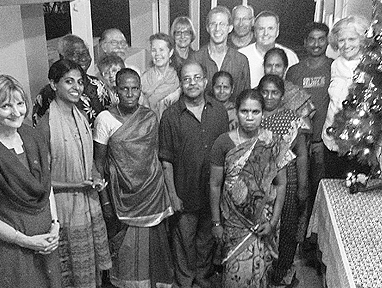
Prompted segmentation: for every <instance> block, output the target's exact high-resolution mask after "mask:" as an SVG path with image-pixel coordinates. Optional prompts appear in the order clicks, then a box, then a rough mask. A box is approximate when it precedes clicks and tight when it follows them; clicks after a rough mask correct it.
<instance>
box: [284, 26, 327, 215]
mask: <svg viewBox="0 0 382 288" xmlns="http://www.w3.org/2000/svg"><path fill="white" fill-rule="evenodd" d="M328 33H329V28H328V26H326V25H325V24H323V23H317V22H312V23H308V24H307V25H306V27H305V30H304V46H305V49H306V52H307V54H308V57H307V58H306V59H304V60H303V61H301V62H300V63H298V64H296V65H294V66H292V67H291V68H290V69H289V70H288V72H287V74H286V79H287V80H289V81H291V82H293V84H295V85H298V86H300V87H302V88H304V89H305V90H306V91H307V92H308V93H309V94H311V95H312V97H311V99H312V101H313V104H314V106H315V107H316V113H315V114H314V116H313V118H312V131H313V134H312V138H311V147H310V148H311V149H310V150H311V155H310V181H309V182H310V183H311V187H310V188H311V189H310V195H309V197H308V215H307V219H306V222H307V221H308V220H309V218H310V215H311V213H312V208H313V204H314V199H315V198H316V193H317V188H318V183H319V182H320V180H321V179H322V178H323V177H324V175H325V171H324V166H325V165H324V144H323V142H322V138H321V132H322V127H323V125H324V122H325V117H326V111H327V109H328V104H329V94H328V87H329V83H330V67H331V65H332V62H333V59H331V58H328V57H327V56H326V55H325V52H326V48H327V46H328Z"/></svg>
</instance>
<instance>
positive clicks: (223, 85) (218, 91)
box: [213, 76, 233, 102]
mask: <svg viewBox="0 0 382 288" xmlns="http://www.w3.org/2000/svg"><path fill="white" fill-rule="evenodd" d="M232 91H233V87H232V86H231V83H230V81H229V78H228V77H225V76H220V77H218V78H217V79H216V82H215V85H214V87H213V92H214V95H215V97H216V99H217V100H219V101H220V102H226V101H227V100H228V99H229V97H231V95H232Z"/></svg>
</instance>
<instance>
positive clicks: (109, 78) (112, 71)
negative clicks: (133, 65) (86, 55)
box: [100, 64, 122, 88]
mask: <svg viewBox="0 0 382 288" xmlns="http://www.w3.org/2000/svg"><path fill="white" fill-rule="evenodd" d="M121 69H122V67H121V65H119V64H111V65H110V66H107V67H105V68H104V69H103V70H102V71H100V73H101V75H102V80H103V81H104V82H105V84H106V85H107V86H108V87H109V88H112V87H114V86H116V84H115V79H116V76H117V73H118V71H119V70H121Z"/></svg>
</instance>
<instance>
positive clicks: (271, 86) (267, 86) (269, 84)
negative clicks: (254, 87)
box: [263, 81, 280, 91]
mask: <svg viewBox="0 0 382 288" xmlns="http://www.w3.org/2000/svg"><path fill="white" fill-rule="evenodd" d="M263 90H278V91H280V90H279V88H278V87H277V86H276V84H275V83H274V82H272V81H267V82H265V83H264V85H263Z"/></svg>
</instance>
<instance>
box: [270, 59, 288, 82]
mask: <svg viewBox="0 0 382 288" xmlns="http://www.w3.org/2000/svg"><path fill="white" fill-rule="evenodd" d="M286 68H287V67H286V66H285V65H284V62H283V60H282V59H281V57H280V55H278V54H272V55H270V56H269V57H268V59H267V60H266V62H264V74H265V75H267V74H272V75H277V76H279V77H280V78H284V75H285V71H286Z"/></svg>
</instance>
